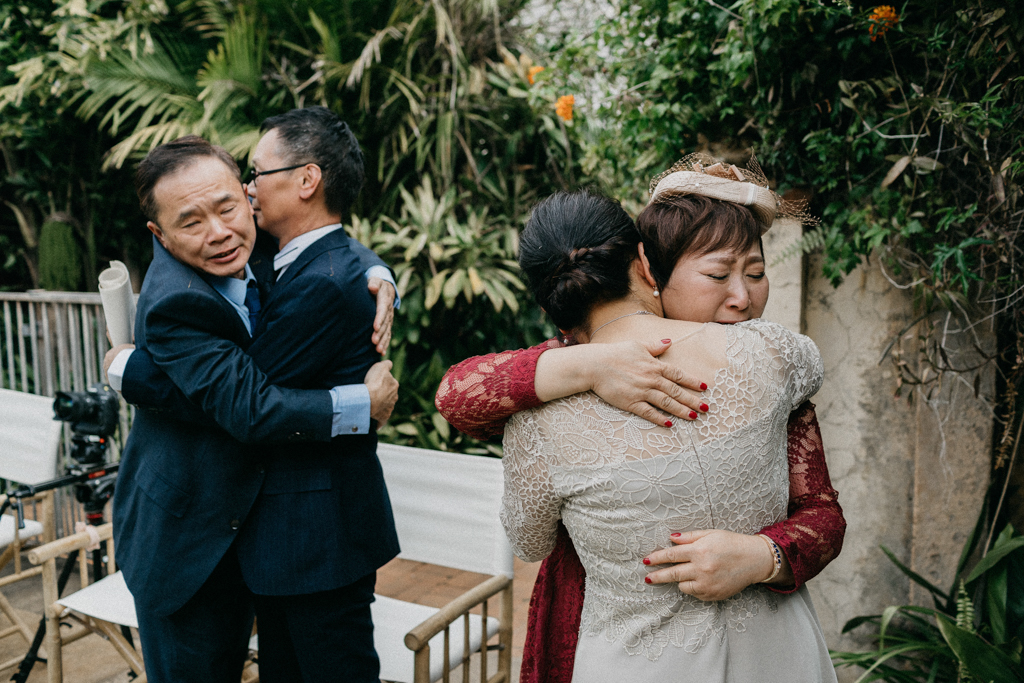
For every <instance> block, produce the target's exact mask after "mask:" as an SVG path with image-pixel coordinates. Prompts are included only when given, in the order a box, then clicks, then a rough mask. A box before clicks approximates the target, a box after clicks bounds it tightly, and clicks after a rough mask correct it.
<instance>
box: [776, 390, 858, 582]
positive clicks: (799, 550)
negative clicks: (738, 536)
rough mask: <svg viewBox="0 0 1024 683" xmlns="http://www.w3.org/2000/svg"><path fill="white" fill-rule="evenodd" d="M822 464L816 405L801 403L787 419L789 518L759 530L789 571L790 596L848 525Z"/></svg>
mask: <svg viewBox="0 0 1024 683" xmlns="http://www.w3.org/2000/svg"><path fill="white" fill-rule="evenodd" d="M838 498H839V494H838V493H837V492H836V490H835V489H834V488H832V480H831V479H830V478H829V476H828V466H827V465H826V464H825V449H824V447H823V446H822V443H821V430H820V429H819V428H818V416H817V414H816V413H815V412H814V404H812V403H810V402H809V401H808V402H805V403H804V404H803V405H801V406H800V407H799V408H797V409H796V410H794V411H793V413H792V414H791V415H790V416H789V518H788V519H785V520H783V521H781V522H779V523H778V524H773V525H772V526H770V527H767V528H765V529H762V531H761V533H763V534H764V535H765V536H768V537H769V538H771V539H772V540H773V541H775V542H776V543H778V544H779V547H780V548H781V549H782V552H784V553H785V554H786V559H787V560H789V566H790V567H792V568H793V577H794V579H795V582H794V585H793V586H792V587H790V588H783V589H776V588H772V590H775V591H776V592H779V593H792V592H793V591H795V590H796V589H797V588H799V587H800V586H802V585H803V584H804V583H805V582H806V581H807V580H809V579H812V578H814V577H815V576H817V575H818V573H819V572H820V571H821V570H822V569H824V568H825V566H826V565H827V564H828V563H829V562H831V561H832V560H834V559H835V558H836V556H837V555H839V551H840V550H842V548H843V537H844V536H845V535H846V519H844V518H843V509H842V508H841V507H839V502H838Z"/></svg>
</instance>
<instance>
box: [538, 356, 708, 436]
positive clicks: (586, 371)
mask: <svg viewBox="0 0 1024 683" xmlns="http://www.w3.org/2000/svg"><path fill="white" fill-rule="evenodd" d="M670 346H671V341H669V340H661V341H653V342H647V343H641V342H636V341H627V342H617V343H614V344H583V345H579V346H573V347H569V348H566V349H564V350H562V351H559V352H557V353H556V352H555V351H549V352H547V353H545V354H544V355H543V356H541V359H542V361H543V360H544V359H547V360H549V361H554V360H556V359H559V360H562V357H561V356H559V355H557V354H563V355H564V356H565V360H566V361H569V360H570V354H575V356H574V358H572V362H573V363H574V364H575V365H576V366H577V371H576V373H575V374H576V376H577V382H576V383H575V384H574V385H573V386H571V387H570V386H569V383H565V384H564V385H563V389H562V390H563V391H564V390H566V389H569V388H572V389H573V391H567V392H566V393H561V391H559V392H558V394H559V395H557V396H552V395H551V393H552V392H551V391H550V389H551V388H546V387H542V381H543V380H542V379H541V377H542V372H541V367H540V362H538V372H537V381H536V388H537V395H538V397H540V398H541V399H542V400H544V401H549V400H552V398H561V397H562V396H568V395H570V394H574V393H577V392H580V391H593V392H594V393H595V394H597V395H598V396H600V397H601V398H602V399H604V400H605V401H606V402H608V403H610V404H611V405H613V406H615V407H616V408H619V409H621V410H626V411H628V412H631V413H633V414H635V415H639V416H640V417H642V418H644V419H645V420H647V421H649V422H651V423H653V424H656V425H658V426H659V427H663V426H669V425H670V424H671V422H672V421H674V420H676V419H683V420H693V419H696V418H697V417H698V415H700V414H701V413H704V412H707V410H708V405H707V402H706V400H705V399H704V398H703V396H702V395H701V392H703V391H704V390H705V389H707V383H706V382H705V381H702V380H701V379H699V378H696V377H691V376H690V375H688V374H687V373H685V372H683V371H682V370H680V369H679V368H677V367H675V366H673V365H669V364H668V363H665V362H664V361H662V360H661V359H659V358H658V356H660V355H661V354H662V353H664V352H665V351H666V350H667V349H668V348H669V347H670ZM542 392H546V393H547V394H548V395H546V396H545V395H543V394H542Z"/></svg>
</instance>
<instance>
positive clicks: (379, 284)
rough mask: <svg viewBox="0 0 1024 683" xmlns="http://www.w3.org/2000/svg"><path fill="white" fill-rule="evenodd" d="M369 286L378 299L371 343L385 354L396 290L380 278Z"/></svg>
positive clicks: (389, 337)
mask: <svg viewBox="0 0 1024 683" xmlns="http://www.w3.org/2000/svg"><path fill="white" fill-rule="evenodd" d="M368 286H369V289H370V294H373V295H374V296H376V297H377V315H376V316H374V318H373V336H372V337H370V341H372V342H373V343H374V344H376V345H377V353H379V354H384V353H385V352H386V351H387V350H388V344H390V343H391V325H392V323H394V322H395V288H394V287H392V286H391V283H390V282H387V281H385V280H382V279H380V278H379V277H371V278H370V279H369V283H368ZM388 414H389V415H390V414H391V411H390V410H389V411H388Z"/></svg>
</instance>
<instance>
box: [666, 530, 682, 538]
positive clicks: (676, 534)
mask: <svg viewBox="0 0 1024 683" xmlns="http://www.w3.org/2000/svg"><path fill="white" fill-rule="evenodd" d="M669 536H671V537H672V538H679V537H680V536H682V534H681V533H679V532H678V531H677V532H675V533H674V534H669Z"/></svg>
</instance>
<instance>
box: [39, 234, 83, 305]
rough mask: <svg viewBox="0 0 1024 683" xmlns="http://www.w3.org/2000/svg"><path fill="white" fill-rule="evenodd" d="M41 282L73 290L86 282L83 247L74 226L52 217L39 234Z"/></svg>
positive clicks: (54, 289) (44, 286)
mask: <svg viewBox="0 0 1024 683" xmlns="http://www.w3.org/2000/svg"><path fill="white" fill-rule="evenodd" d="M39 284H40V285H41V286H42V287H43V289H49V290H53V291H58V292H73V291H76V290H77V289H78V288H79V287H81V285H82V250H81V249H79V247H78V244H77V243H76V242H75V235H74V232H73V229H72V227H71V226H70V225H69V224H68V223H66V222H63V221H58V220H50V221H47V222H46V223H44V224H43V229H42V231H40V234H39Z"/></svg>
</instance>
